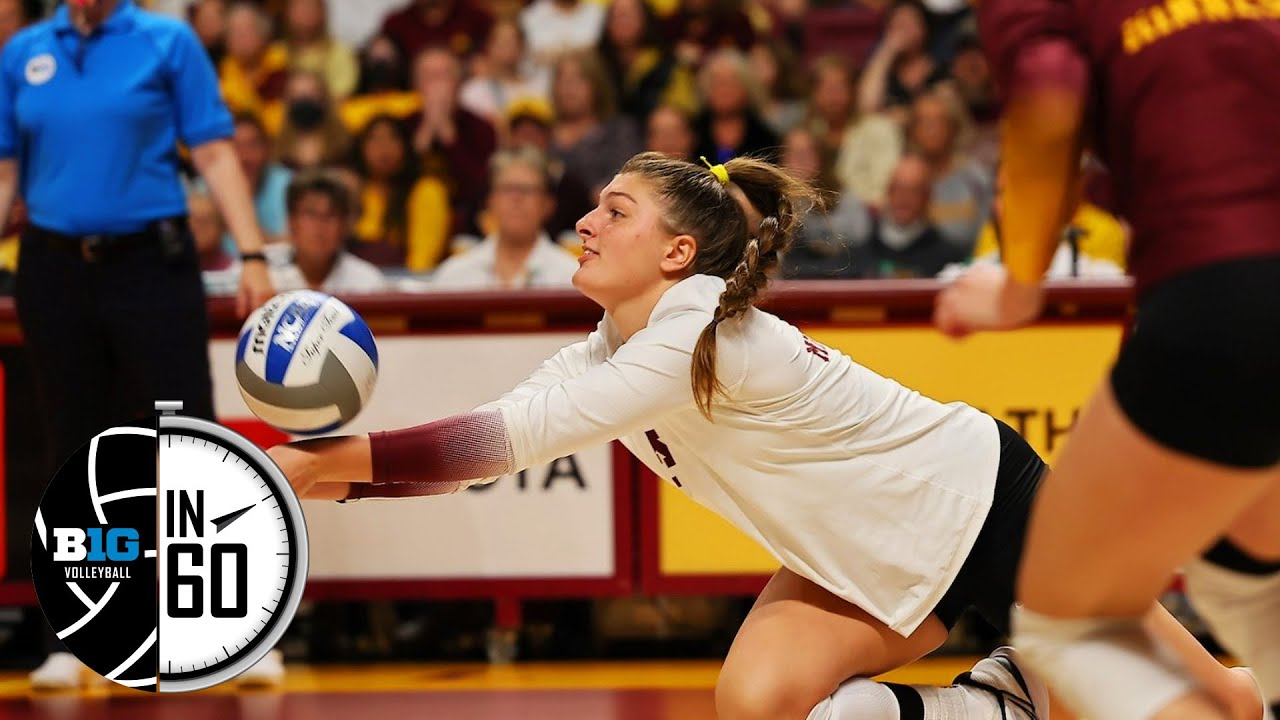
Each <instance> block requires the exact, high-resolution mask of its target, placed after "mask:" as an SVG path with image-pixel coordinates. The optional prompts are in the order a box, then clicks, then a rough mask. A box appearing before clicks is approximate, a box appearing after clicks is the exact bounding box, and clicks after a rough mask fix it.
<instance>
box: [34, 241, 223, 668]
mask: <svg viewBox="0 0 1280 720" xmlns="http://www.w3.org/2000/svg"><path fill="white" fill-rule="evenodd" d="M14 300H15V303H16V306H17V313H18V322H19V323H20V324H21V326H22V333H23V337H24V342H25V345H26V348H27V352H28V353H29V355H30V357H31V361H32V367H33V369H34V372H35V380H36V384H37V392H38V394H37V397H39V398H41V403H40V410H41V412H42V414H43V420H44V422H45V426H46V430H47V437H48V440H49V442H48V443H47V445H46V449H47V452H48V455H47V458H46V464H47V467H48V471H49V472H48V475H47V476H46V477H43V478H40V482H41V483H42V484H43V483H45V482H47V481H48V479H49V478H50V477H52V474H53V472H54V471H55V470H56V469H57V468H58V467H60V466H61V464H62V463H63V462H65V461H66V460H67V458H69V457H70V456H71V454H72V453H74V452H75V451H76V450H77V449H79V448H80V446H81V445H83V444H85V443H87V442H88V441H89V440H90V439H92V438H93V436H94V435H97V434H98V433H100V432H102V431H103V430H105V429H107V428H108V427H110V426H112V425H114V424H117V423H120V422H126V421H129V420H136V419H139V418H145V417H148V416H152V415H154V414H155V408H154V404H155V401H157V400H181V401H182V403H183V414H186V415H193V416H197V417H203V418H207V419H210V420H212V419H214V415H213V386H212V381H211V379H210V375H209V319H208V314H207V310H206V307H205V295H204V285H203V284H202V281H201V277H200V266H199V261H198V260H197V258H196V253H195V245H194V243H193V242H192V239H191V237H190V234H189V233H186V234H185V238H184V241H183V243H182V251H181V252H180V253H171V255H170V256H166V254H165V253H164V252H163V251H162V248H161V244H160V242H159V239H157V240H156V242H154V243H140V244H138V245H136V246H134V247H130V248H127V249H123V250H121V251H119V252H116V253H109V254H105V255H104V256H103V257H102V258H101V259H97V260H92V261H90V260H87V259H86V258H85V257H84V256H83V255H81V254H79V253H76V252H72V251H68V250H65V249H55V248H53V247H51V246H50V245H49V244H48V243H47V242H44V241H43V239H42V238H41V237H37V236H34V234H33V233H24V234H23V236H22V241H21V246H20V250H19V257H18V275H17V278H16V284H15V288H14ZM50 637H52V636H50ZM53 643H57V641H56V639H54V640H53ZM53 643H51V647H49V648H48V649H49V650H54V649H57V645H60V643H57V644H53Z"/></svg>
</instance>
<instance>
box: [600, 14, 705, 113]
mask: <svg viewBox="0 0 1280 720" xmlns="http://www.w3.org/2000/svg"><path fill="white" fill-rule="evenodd" d="M597 51H598V52H599V54H600V59H601V60H603V61H604V64H605V69H606V70H608V72H609V80H610V82H611V84H612V85H613V87H614V88H615V89H616V90H617V93H618V110H619V111H620V112H621V113H623V114H624V115H629V116H631V117H632V118H635V119H637V120H640V119H643V118H645V117H647V116H648V115H649V113H650V112H652V111H653V109H654V108H656V107H658V106H659V105H674V106H677V107H680V108H682V109H683V110H684V111H685V112H687V113H692V112H696V111H697V109H698V104H699V98H698V88H697V83H696V81H695V79H694V76H693V73H692V72H691V71H690V69H689V67H688V66H686V65H684V64H682V63H680V62H679V61H678V60H676V57H675V55H674V54H673V53H672V52H671V51H670V50H669V49H668V47H667V46H666V45H665V44H664V42H663V37H662V29H661V27H660V25H659V22H658V18H657V16H656V15H655V14H654V12H653V8H652V7H650V5H649V3H648V2H647V1H646V0H613V2H611V3H610V4H609V10H608V13H607V14H606V16H605V25H604V32H603V33H602V34H601V36H600V43H599V45H598V46H597Z"/></svg>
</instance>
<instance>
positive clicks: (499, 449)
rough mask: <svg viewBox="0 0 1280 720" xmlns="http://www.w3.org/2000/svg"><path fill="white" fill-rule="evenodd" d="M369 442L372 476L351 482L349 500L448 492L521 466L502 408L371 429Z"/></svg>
mask: <svg viewBox="0 0 1280 720" xmlns="http://www.w3.org/2000/svg"><path fill="white" fill-rule="evenodd" d="M369 446H370V452H371V454H372V457H373V482H371V483H352V484H351V492H350V494H348V495H347V499H348V500H355V499H359V498H374V497H381V498H399V497H415V496H419V495H446V494H449V493H452V492H456V491H458V490H460V489H462V488H464V487H466V486H467V485H469V484H471V483H472V481H475V480H478V479H481V478H490V477H497V476H499V475H506V474H508V473H512V472H515V471H516V470H517V469H518V468H516V467H515V459H514V457H513V455H512V452H511V440H510V438H509V437H508V436H507V428H506V425H505V423H503V421H502V413H501V412H500V411H498V410H487V411H483V412H470V413H464V414H462V415H453V416H451V417H447V418H444V419H442V420H437V421H435V422H431V423H427V424H426V425H419V426H417V427H412V428H408V429H405V430H393V431H390V432H378V433H371V434H370V435H369Z"/></svg>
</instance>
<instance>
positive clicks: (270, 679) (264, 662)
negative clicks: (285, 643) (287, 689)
mask: <svg viewBox="0 0 1280 720" xmlns="http://www.w3.org/2000/svg"><path fill="white" fill-rule="evenodd" d="M283 682H284V653H282V652H280V651H279V650H277V649H275V648H272V649H271V651H270V652H268V653H267V654H266V655H263V656H262V659H261V660H259V661H258V662H256V663H254V666H253V667H251V668H249V669H248V670H245V671H244V672H242V673H240V675H239V676H238V677H236V683H237V684H239V685H242V686H250V687H276V686H278V685H280V684H282V683H283Z"/></svg>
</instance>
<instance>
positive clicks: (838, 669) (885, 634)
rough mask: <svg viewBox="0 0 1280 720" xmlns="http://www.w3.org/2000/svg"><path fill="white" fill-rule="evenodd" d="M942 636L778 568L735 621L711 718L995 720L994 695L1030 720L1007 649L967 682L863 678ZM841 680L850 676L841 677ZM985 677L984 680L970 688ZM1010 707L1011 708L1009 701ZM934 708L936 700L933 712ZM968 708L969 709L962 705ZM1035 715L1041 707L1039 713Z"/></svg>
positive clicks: (935, 624) (932, 624)
mask: <svg viewBox="0 0 1280 720" xmlns="http://www.w3.org/2000/svg"><path fill="white" fill-rule="evenodd" d="M946 637H947V631H946V628H945V627H944V626H943V624H942V623H941V622H940V621H939V620H938V619H937V618H936V617H933V616H930V618H929V619H928V620H927V621H926V622H925V623H924V624H923V625H922V626H920V628H919V629H917V630H916V632H915V633H913V634H912V635H911V636H910V637H906V638H904V637H902V636H900V635H898V634H897V633H895V632H894V631H892V630H890V629H889V628H888V627H886V626H885V625H884V624H883V623H881V622H879V621H877V620H875V619H874V618H872V617H871V616H869V615H868V614H866V613H865V612H863V611H862V610H860V609H859V608H857V607H855V606H853V605H851V604H849V603H847V602H845V601H843V600H841V599H839V598H837V597H835V596H834V595H832V594H831V593H829V592H827V591H826V590H824V589H822V588H820V587H818V586H817V585H815V584H813V583H812V582H809V581H808V580H805V579H803V578H801V577H799V576H798V575H796V574H794V573H792V572H790V571H788V570H785V569H784V570H780V571H778V573H777V574H776V575H774V577H773V579H772V580H771V581H770V582H769V585H768V586H767V587H766V588H765V590H764V592H763V593H762V594H761V596H760V599H759V600H758V601H757V603H756V605H755V607H754V608H753V609H752V610H751V613H750V614H749V615H748V617H747V619H746V621H745V622H744V623H743V625H742V628H741V630H739V632H738V637H737V638H736V639H735V640H734V643H733V648H732V649H731V650H730V651H729V656H728V658H727V659H726V660H725V664H724V668H723V670H722V671H721V674H720V679H719V682H718V683H717V685H716V709H717V712H718V716H719V718H720V720H766V719H767V720H805V719H806V718H811V719H813V720H852V719H853V718H857V719H858V720H899V718H927V719H932V718H938V717H948V718H959V717H968V718H974V720H989V719H990V720H995V719H996V718H1000V717H1001V716H1002V715H1001V712H1000V703H1001V702H1005V703H1007V704H1009V705H1010V710H1009V712H1010V714H1008V715H1007V717H1009V718H1017V719H1019V720H1022V719H1024V718H1025V719H1027V720H1035V719H1036V717H1037V716H1036V714H1035V712H1034V710H1028V709H1024V708H1023V707H1021V706H1027V708H1029V707H1030V706H1032V705H1040V704H1044V705H1046V706H1047V698H1045V697H1042V694H1043V686H1042V685H1039V684H1038V683H1036V681H1035V680H1034V679H1030V678H1028V679H1026V681H1025V682H1026V683H1027V684H1029V685H1031V686H1033V687H1034V690H1033V691H1028V692H1035V693H1036V701H1035V702H1032V701H1030V700H1024V699H1023V698H1022V697H1020V696H1019V695H1020V694H1021V692H1022V691H1021V690H1020V689H1018V690H1015V691H1014V692H1013V693H1005V692H1004V691H1003V690H1002V689H1001V687H1002V686H1003V685H1009V686H1014V687H1016V686H1017V684H1018V683H1019V682H1020V672H1019V671H1018V669H1017V665H1016V658H1013V657H1011V655H1010V654H1009V652H1008V650H1009V649H1007V648H1006V649H1004V650H1005V651H1006V652H1005V653H998V655H997V656H993V657H992V658H987V659H984V660H983V661H981V662H979V664H978V666H975V668H974V671H973V672H972V673H971V676H972V677H971V681H972V683H973V685H970V686H955V687H949V688H913V687H907V686H890V685H883V684H879V683H875V682H872V681H870V680H866V679H864V678H868V677H872V676H875V675H878V674H881V673H883V672H886V671H888V670H892V669H895V668H898V667H902V666H903V665H906V664H908V663H911V662H912V661H914V660H916V659H918V658H920V657H922V656H924V655H926V654H928V653H929V652H932V651H933V650H935V649H936V648H937V647H938V646H940V645H941V644H942V642H943V641H944V640H945V639H946ZM851 678H854V679H852V680H851ZM982 685H985V686H986V687H980V686H982ZM1019 704H1020V705H1021V706H1020V707H1014V706H1015V705H1019ZM938 708H942V712H945V713H947V714H945V715H944V714H941V712H940V711H939V709H938ZM969 708H973V709H972V711H970V710H969ZM1041 717H1043V715H1042V716H1041Z"/></svg>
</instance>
